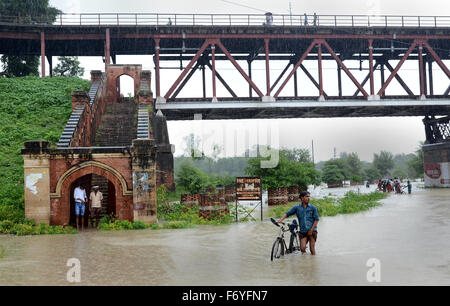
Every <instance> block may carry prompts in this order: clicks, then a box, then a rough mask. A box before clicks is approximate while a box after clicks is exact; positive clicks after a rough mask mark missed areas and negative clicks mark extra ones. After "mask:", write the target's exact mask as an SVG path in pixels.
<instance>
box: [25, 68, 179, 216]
mask: <svg viewBox="0 0 450 306" xmlns="http://www.w3.org/2000/svg"><path fill="white" fill-rule="evenodd" d="M124 74H126V75H130V76H131V77H132V78H133V79H134V84H135V97H134V98H127V99H126V103H123V102H124V101H122V100H123V99H120V96H117V94H118V92H117V86H116V85H117V84H116V82H117V79H118V78H119V77H120V76H121V75H124ZM150 81H151V79H150V72H149V71H142V69H141V67H140V65H107V66H106V73H104V74H103V73H101V72H100V71H93V72H91V82H92V85H91V90H90V92H89V94H88V93H86V92H79V91H77V92H73V93H72V110H73V111H72V115H71V117H70V118H69V120H68V122H67V125H66V128H65V129H64V131H63V133H62V135H61V138H60V140H59V142H58V146H57V147H56V148H55V147H51V146H50V144H49V143H48V142H46V141H29V142H26V143H25V148H24V149H23V150H22V156H23V159H24V176H25V215H26V217H27V218H30V219H34V220H36V221H37V222H46V223H50V224H52V225H70V224H71V223H73V219H74V216H73V215H74V208H73V207H74V203H73V202H74V200H73V190H74V189H75V188H76V187H77V186H78V185H80V184H81V183H83V184H84V185H86V187H87V188H86V189H87V193H89V191H90V189H91V186H92V185H100V188H101V189H102V193H103V194H104V203H103V205H104V207H103V208H104V209H103V214H109V213H113V214H115V215H116V217H117V218H118V219H120V220H129V221H135V220H141V221H144V222H147V223H151V222H156V221H157V218H156V217H157V212H156V187H157V186H159V185H161V184H164V185H166V187H167V188H168V189H173V188H174V182H173V155H172V152H171V150H170V144H169V143H168V137H167V138H164V139H161V137H158V139H154V137H153V133H151V131H152V130H153V131H155V132H156V133H155V134H157V135H160V134H167V131H163V132H160V131H158V129H161V128H165V129H167V126H166V124H165V118H160V117H161V116H159V117H158V120H156V121H157V123H155V122H154V121H155V120H154V117H156V114H155V113H154V111H153V107H152V106H153V104H152V103H153V99H152V93H151V91H150V83H151V82H150ZM118 99H120V100H121V101H119V100H118ZM151 125H153V126H154V127H153V129H151V128H150V126H151ZM156 173H158V175H156ZM105 198H106V199H105Z"/></svg>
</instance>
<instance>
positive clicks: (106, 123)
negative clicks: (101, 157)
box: [94, 98, 138, 147]
mask: <svg viewBox="0 0 450 306" xmlns="http://www.w3.org/2000/svg"><path fill="white" fill-rule="evenodd" d="M137 114H138V112H137V105H136V103H135V102H134V100H133V99H130V98H122V100H121V103H112V104H109V105H108V106H107V107H106V110H105V113H104V114H103V116H102V121H101V122H100V126H99V127H98V129H97V132H96V134H95V140H94V146H95V147H121V146H131V142H132V140H133V139H136V135H137Z"/></svg>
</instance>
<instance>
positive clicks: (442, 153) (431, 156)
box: [422, 142, 450, 188]
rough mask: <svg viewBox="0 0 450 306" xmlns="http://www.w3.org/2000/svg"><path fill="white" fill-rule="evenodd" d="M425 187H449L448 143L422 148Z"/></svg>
mask: <svg viewBox="0 0 450 306" xmlns="http://www.w3.org/2000/svg"><path fill="white" fill-rule="evenodd" d="M422 151H423V162H424V165H423V166H424V181H425V187H447V188H449V187H450V142H444V143H435V144H427V145H424V146H423V147H422Z"/></svg>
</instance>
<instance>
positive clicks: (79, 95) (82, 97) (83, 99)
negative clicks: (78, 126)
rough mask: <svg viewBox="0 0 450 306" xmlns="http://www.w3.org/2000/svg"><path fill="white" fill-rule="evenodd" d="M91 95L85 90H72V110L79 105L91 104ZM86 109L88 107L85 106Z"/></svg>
mask: <svg viewBox="0 0 450 306" xmlns="http://www.w3.org/2000/svg"><path fill="white" fill-rule="evenodd" d="M89 103H90V100H89V95H88V94H87V92H85V91H81V90H77V91H72V111H73V110H74V109H75V107H76V106H77V105H84V106H89ZM85 110H86V108H85Z"/></svg>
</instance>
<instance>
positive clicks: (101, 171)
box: [50, 161, 133, 225]
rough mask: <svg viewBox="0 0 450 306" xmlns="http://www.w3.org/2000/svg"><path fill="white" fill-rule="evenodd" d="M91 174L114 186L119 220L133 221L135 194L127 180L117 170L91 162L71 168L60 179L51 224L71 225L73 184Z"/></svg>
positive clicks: (52, 200) (52, 203) (51, 210)
mask: <svg viewBox="0 0 450 306" xmlns="http://www.w3.org/2000/svg"><path fill="white" fill-rule="evenodd" d="M91 174H96V175H99V176H103V177H105V178H106V179H107V180H108V181H110V182H111V183H112V184H113V185H114V190H115V194H114V196H115V201H116V207H115V211H116V216H117V218H118V219H119V220H129V221H133V192H132V190H128V186H127V183H126V181H125V179H124V178H123V177H122V175H121V174H120V173H119V172H118V171H116V170H115V169H113V168H111V167H109V166H107V165H104V164H101V163H99V162H95V161H89V162H85V163H82V164H80V165H77V166H74V167H72V168H70V169H69V170H67V171H66V172H65V173H64V174H63V175H62V176H61V177H60V178H59V180H58V183H57V185H56V192H55V194H53V195H52V196H51V206H50V224H52V225H68V224H69V221H70V199H71V198H70V197H71V196H72V193H71V187H72V184H73V183H74V182H75V181H77V180H79V179H80V178H82V177H85V176H87V175H91Z"/></svg>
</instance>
